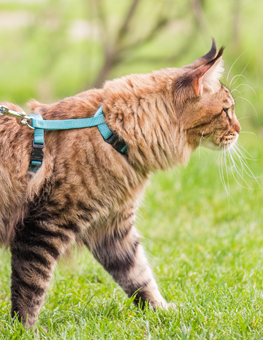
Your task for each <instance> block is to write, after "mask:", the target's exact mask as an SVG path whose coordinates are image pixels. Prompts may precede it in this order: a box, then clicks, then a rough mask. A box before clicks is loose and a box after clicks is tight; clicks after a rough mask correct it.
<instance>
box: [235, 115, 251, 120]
mask: <svg viewBox="0 0 263 340" xmlns="http://www.w3.org/2000/svg"><path fill="white" fill-rule="evenodd" d="M245 118H250V116H246V117H241V118H238V120H241V119H245Z"/></svg>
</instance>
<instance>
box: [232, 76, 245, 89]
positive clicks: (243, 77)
mask: <svg viewBox="0 0 263 340" xmlns="http://www.w3.org/2000/svg"><path fill="white" fill-rule="evenodd" d="M240 77H242V78H245V79H246V80H247V77H245V76H244V75H243V74H242V73H239V74H236V75H235V76H234V77H233V78H232V79H231V82H230V84H229V87H230V86H231V84H232V81H233V80H234V79H236V78H237V79H238V78H240Z"/></svg>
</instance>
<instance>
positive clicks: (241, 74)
mask: <svg viewBox="0 0 263 340" xmlns="http://www.w3.org/2000/svg"><path fill="white" fill-rule="evenodd" d="M250 60H251V58H249V61H248V62H247V64H246V66H245V67H244V69H243V71H242V72H241V73H240V75H239V76H238V77H237V78H236V80H235V81H234V82H233V85H235V83H236V81H237V80H238V79H239V78H240V77H241V76H243V73H244V72H245V70H246V68H247V67H248V65H249V63H250ZM245 78H246V77H245ZM233 80H234V79H232V80H231V82H230V84H229V87H230V86H231V84H232V81H233Z"/></svg>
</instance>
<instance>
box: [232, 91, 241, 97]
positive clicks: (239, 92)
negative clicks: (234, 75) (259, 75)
mask: <svg viewBox="0 0 263 340" xmlns="http://www.w3.org/2000/svg"><path fill="white" fill-rule="evenodd" d="M235 91H237V92H238V93H239V94H240V95H241V96H242V92H240V91H239V90H237V89H234V90H231V93H232V94H233V92H235Z"/></svg>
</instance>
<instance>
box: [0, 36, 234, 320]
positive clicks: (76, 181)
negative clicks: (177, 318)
mask: <svg viewBox="0 0 263 340" xmlns="http://www.w3.org/2000/svg"><path fill="white" fill-rule="evenodd" d="M222 52H223V50H222V49H221V50H220V51H219V53H217V51H216V47H215V44H214V43H213V46H212V49H211V51H210V52H209V53H208V54H207V55H205V56H204V57H202V58H200V59H198V60H196V61H195V62H194V63H193V64H191V65H188V66H185V67H183V68H180V69H165V70H161V71H155V72H152V73H151V74H137V75H136V74H135V75H129V76H126V77H123V78H120V79H116V80H113V81H109V82H106V84H105V86H104V87H103V89H100V90H97V89H93V90H89V91H86V92H83V93H80V94H78V95H76V96H74V97H70V98H66V99H63V100H61V101H59V102H57V103H55V104H50V105H44V104H40V103H38V102H36V101H32V102H31V103H30V108H31V110H32V112H34V113H41V114H42V116H43V118H44V119H70V118H83V117H92V116H93V115H94V114H95V112H96V111H97V109H98V108H99V107H100V106H102V105H103V112H104V115H105V120H106V122H107V124H108V126H109V128H110V129H111V130H112V131H114V132H115V133H117V134H118V136H119V137H121V138H122V139H123V140H124V141H125V142H126V144H127V146H128V151H127V154H126V155H122V154H121V153H118V152H117V151H116V150H115V149H114V148H113V147H112V146H111V145H109V144H107V143H106V142H105V141H104V140H103V138H102V136H101V134H100V132H99V130H98V128H97V127H93V128H87V129H81V130H67V131H49V132H48V131H46V132H45V148H44V162H43V165H42V166H41V168H40V170H39V171H38V172H37V173H36V174H35V175H34V174H28V166H29V159H30V153H31V149H32V139H33V131H32V130H30V129H28V128H27V127H25V126H21V125H19V124H18V123H17V121H16V119H15V118H10V117H6V116H4V117H0V175H1V177H0V178H1V180H0V192H1V196H0V240H1V242H2V243H5V244H6V245H7V246H10V249H11V253H12V283H11V292H12V316H14V315H15V314H17V315H18V316H19V318H20V320H21V321H22V322H23V324H24V325H25V324H26V322H27V325H28V326H29V327H31V326H32V325H33V324H34V322H35V320H36V317H37V314H38V312H39V309H40V307H41V304H42V303H43V300H44V295H45V292H46V290H47V287H48V284H49V280H50V277H51V275H52V272H53V270H54V267H55V265H56V262H57V260H58V258H59V257H60V256H61V255H62V254H63V253H64V252H66V251H67V249H69V248H70V247H71V245H73V244H74V243H76V242H83V243H84V244H85V245H86V246H87V247H88V248H89V250H90V251H91V252H92V254H93V255H94V257H95V258H96V259H97V260H98V261H99V262H100V263H101V264H102V265H103V266H104V268H105V269H106V270H107V271H108V272H109V273H110V274H111V275H112V277H113V278H114V280H115V281H116V282H117V283H118V284H119V285H120V286H121V287H122V288H123V290H124V291H125V292H126V293H127V294H128V296H131V295H133V294H134V293H135V292H137V293H136V298H135V303H139V301H141V302H142V304H143V303H145V302H146V301H149V302H150V304H151V305H152V306H153V307H154V308H156V307H158V306H159V307H162V308H168V307H169V304H168V303H167V302H166V301H165V300H164V298H163V297H162V296H161V294H160V292H159V290H158V287H157V284H156V282H155V280H154V277H153V274H152V272H151V269H150V268H149V266H148V263H147V259H146V256H145V254H144V252H143V248H142V245H141V244H140V241H139V235H138V233H137V231H136V229H135V227H134V220H135V214H136V209H137V207H138V204H139V201H140V199H141V197H142V195H143V191H144V188H145V185H146V184H147V182H148V178H149V174H150V173H151V172H153V171H156V170H158V169H167V168H170V167H172V166H175V165H178V164H187V162H188V160H189V157H190V155H191V153H192V152H193V151H194V150H195V148H196V147H197V146H198V144H199V140H200V138H202V137H205V140H206V142H204V143H206V144H207V146H208V147H215V146H216V147H217V149H219V146H220V145H221V144H222V145H225V146H226V147H230V146H231V144H233V143H234V142H235V141H236V139H237V135H238V133H239V130H240V126H239V123H238V121H237V119H236V116H235V113H234V100H233V98H232V96H231V94H230V92H229V91H228V90H227V88H226V87H224V86H223V85H222V84H221V83H220V82H219V81H218V78H219V75H218V74H217V73H216V72H218V68H219V67H220V63H221V59H222V57H221V55H222ZM4 104H6V105H7V106H8V107H9V108H10V109H14V110H17V111H21V109H20V108H19V107H17V106H15V105H13V104H10V103H4ZM223 109H228V111H227V112H225V111H224V110H223ZM26 320H27V321H26Z"/></svg>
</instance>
